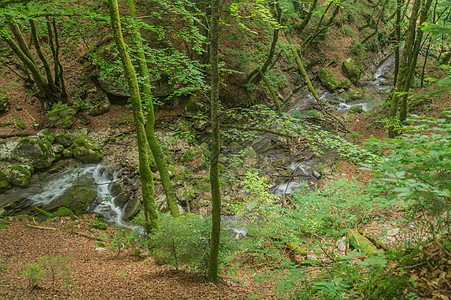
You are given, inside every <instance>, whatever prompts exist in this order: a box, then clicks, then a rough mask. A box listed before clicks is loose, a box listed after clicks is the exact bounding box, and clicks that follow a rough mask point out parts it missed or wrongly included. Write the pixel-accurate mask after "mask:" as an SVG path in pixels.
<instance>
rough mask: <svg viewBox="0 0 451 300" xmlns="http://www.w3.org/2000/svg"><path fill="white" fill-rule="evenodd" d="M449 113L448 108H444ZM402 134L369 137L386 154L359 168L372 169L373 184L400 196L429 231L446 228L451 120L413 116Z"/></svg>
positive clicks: (450, 181) (449, 204)
mask: <svg viewBox="0 0 451 300" xmlns="http://www.w3.org/2000/svg"><path fill="white" fill-rule="evenodd" d="M447 114H448V116H449V115H450V114H451V112H447ZM409 122H414V124H415V125H410V126H407V127H404V128H403V130H405V132H404V134H402V135H401V136H399V137H397V138H394V139H388V138H387V139H385V140H378V139H370V140H368V142H367V143H366V146H367V147H368V148H369V149H370V150H372V151H375V152H376V153H377V151H379V149H381V148H382V149H385V150H386V154H385V155H384V156H381V157H379V159H377V160H374V161H372V162H367V163H365V164H362V169H364V170H370V171H372V172H373V173H374V176H375V178H374V180H373V181H372V183H373V185H374V186H375V187H376V189H377V190H379V191H381V192H386V191H390V193H388V194H387V197H390V198H392V199H396V198H399V199H402V200H403V201H404V202H405V203H406V204H407V205H408V208H409V209H410V210H411V212H413V214H412V216H415V217H414V218H416V219H417V220H418V215H417V213H423V214H424V218H420V221H425V222H427V224H428V226H429V227H430V231H431V232H430V233H431V234H433V235H436V234H438V233H439V232H440V231H441V230H444V231H445V232H449V230H450V227H449V225H450V220H449V215H448V214H449V212H450V211H451V202H450V201H449V199H450V195H451V171H450V170H451V148H450V145H451V141H450V136H451V124H450V123H449V122H447V120H446V119H438V120H437V119H434V118H420V117H417V116H413V117H411V118H410V119H409Z"/></svg>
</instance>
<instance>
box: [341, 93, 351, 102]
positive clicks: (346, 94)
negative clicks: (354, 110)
mask: <svg viewBox="0 0 451 300" xmlns="http://www.w3.org/2000/svg"><path fill="white" fill-rule="evenodd" d="M340 97H341V98H343V100H345V102H349V100H350V99H351V97H350V96H349V94H348V93H346V92H343V93H341V94H340Z"/></svg>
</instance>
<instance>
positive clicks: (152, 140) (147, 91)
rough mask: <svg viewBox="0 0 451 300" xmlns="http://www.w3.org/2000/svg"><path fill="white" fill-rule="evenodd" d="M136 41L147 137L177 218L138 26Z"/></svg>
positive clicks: (131, 6)
mask: <svg viewBox="0 0 451 300" xmlns="http://www.w3.org/2000/svg"><path fill="white" fill-rule="evenodd" d="M128 7H129V10H130V16H131V17H132V18H133V19H135V20H136V19H137V18H136V10H135V5H134V3H133V0H128ZM133 35H134V41H135V43H136V46H137V53H138V63H139V71H140V75H141V77H143V78H144V84H143V98H144V102H145V103H146V105H147V115H146V119H147V125H146V137H147V142H148V143H149V147H150V150H151V151H152V155H153V158H154V159H155V163H156V164H157V167H158V172H159V173H160V178H161V183H162V185H163V189H164V192H165V194H166V201H167V203H168V208H169V211H170V212H171V215H172V216H173V217H175V218H177V217H180V212H179V207H178V204H177V199H176V197H175V193H174V188H173V186H172V184H171V179H170V177H169V172H168V168H167V166H166V162H165V160H164V158H163V154H162V153H161V150H160V147H159V145H158V142H157V139H156V137H155V113H154V107H153V103H152V90H151V84H150V75H149V69H148V67H147V60H146V55H145V53H144V47H143V44H142V37H141V33H140V31H139V29H138V28H136V27H135V28H134V30H133Z"/></svg>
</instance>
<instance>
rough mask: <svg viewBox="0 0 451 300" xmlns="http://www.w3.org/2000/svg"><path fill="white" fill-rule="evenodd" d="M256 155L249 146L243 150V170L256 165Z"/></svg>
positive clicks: (257, 157)
mask: <svg viewBox="0 0 451 300" xmlns="http://www.w3.org/2000/svg"><path fill="white" fill-rule="evenodd" d="M259 158H260V157H259V155H258V153H257V152H256V151H255V150H254V148H252V147H251V146H248V147H247V148H246V149H244V153H243V161H244V165H243V166H244V168H254V167H256V166H257V164H258V160H259Z"/></svg>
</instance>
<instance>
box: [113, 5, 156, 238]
mask: <svg viewBox="0 0 451 300" xmlns="http://www.w3.org/2000/svg"><path fill="white" fill-rule="evenodd" d="M108 6H109V9H110V17H111V27H112V29H113V35H114V40H115V42H116V46H117V49H118V51H119V55H120V58H121V61H122V65H123V68H124V72H125V77H126V79H127V82H128V88H129V90H130V101H131V104H132V110H133V119H134V121H135V127H136V135H137V138H138V155H139V176H140V178H141V184H142V194H143V205H144V216H145V224H146V232H147V234H150V233H152V232H153V231H156V230H158V215H157V211H156V209H155V199H154V183H153V175H152V171H151V170H150V167H149V160H148V149H149V147H148V144H147V139H146V132H145V129H144V115H143V113H142V107H141V97H140V95H139V86H138V80H137V78H136V73H135V69H134V68H133V65H132V62H131V60H130V56H129V55H128V52H127V45H126V44H125V43H124V39H123V37H122V31H121V23H120V17H119V8H118V4H117V0H108Z"/></svg>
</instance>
